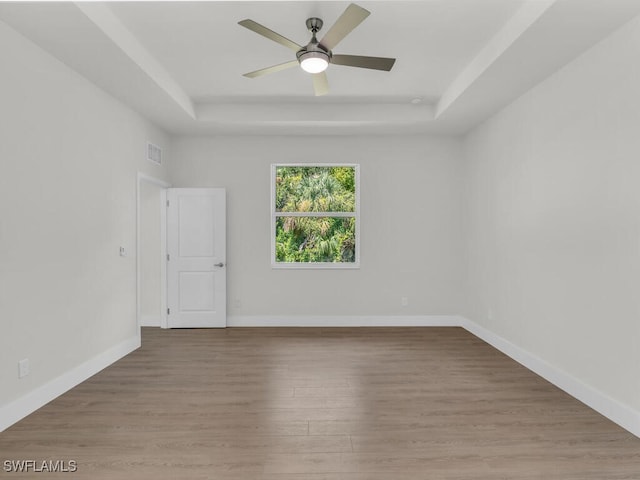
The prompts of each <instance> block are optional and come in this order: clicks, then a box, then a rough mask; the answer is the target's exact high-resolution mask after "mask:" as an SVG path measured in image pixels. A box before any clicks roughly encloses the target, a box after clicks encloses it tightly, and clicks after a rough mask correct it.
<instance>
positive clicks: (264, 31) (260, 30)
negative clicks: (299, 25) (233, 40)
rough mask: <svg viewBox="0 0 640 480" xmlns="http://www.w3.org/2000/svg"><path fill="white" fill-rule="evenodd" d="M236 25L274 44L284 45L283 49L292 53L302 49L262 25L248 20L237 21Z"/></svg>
mask: <svg viewBox="0 0 640 480" xmlns="http://www.w3.org/2000/svg"><path fill="white" fill-rule="evenodd" d="M238 25H242V26H243V27H245V28H248V29H249V30H251V31H253V32H256V33H257V34H259V35H262V36H263V37H266V38H268V39H269V40H273V41H274V42H277V43H279V44H280V45H284V46H285V47H287V48H290V49H291V50H293V51H294V52H297V51H298V50H300V49H301V48H302V46H301V45H298V44H297V43H296V42H292V41H291V40H289V39H288V38H286V37H283V36H282V35H280V34H279V33H276V32H274V31H273V30H269V29H268V28H267V27H265V26H264V25H260V24H259V23H256V22H254V21H253V20H249V19H248V18H247V19H246V20H241V21H239V22H238Z"/></svg>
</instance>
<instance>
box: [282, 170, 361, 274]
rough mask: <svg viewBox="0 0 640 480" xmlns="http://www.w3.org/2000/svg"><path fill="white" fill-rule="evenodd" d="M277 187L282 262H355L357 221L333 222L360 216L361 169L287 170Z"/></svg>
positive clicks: (283, 172)
mask: <svg viewBox="0 0 640 480" xmlns="http://www.w3.org/2000/svg"><path fill="white" fill-rule="evenodd" d="M275 181H276V199H275V206H276V212H278V213H279V214H280V215H278V216H277V217H276V262H285V263H294V262H329V263H334V262H355V259H356V253H355V252H356V241H355V228H356V220H355V217H354V216H346V217H345V216H337V217H336V216H331V213H345V212H347V213H354V215H355V211H356V191H355V185H356V180H355V167H304V166H287V167H285V166H281V167H276V180H275ZM287 212H296V213H298V214H299V213H314V214H316V215H313V216H304V215H303V216H287V215H286V213H287ZM319 213H326V214H327V215H326V216H325V215H317V214H319Z"/></svg>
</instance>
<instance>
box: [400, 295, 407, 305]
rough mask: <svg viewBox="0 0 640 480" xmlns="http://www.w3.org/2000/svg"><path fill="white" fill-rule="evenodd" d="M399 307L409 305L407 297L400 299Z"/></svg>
mask: <svg viewBox="0 0 640 480" xmlns="http://www.w3.org/2000/svg"><path fill="white" fill-rule="evenodd" d="M400 305H401V306H403V307H406V306H407V305H409V297H400Z"/></svg>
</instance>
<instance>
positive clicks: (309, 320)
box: [227, 315, 462, 327]
mask: <svg viewBox="0 0 640 480" xmlns="http://www.w3.org/2000/svg"><path fill="white" fill-rule="evenodd" d="M461 323H462V318H461V317H459V316H457V315H406V316H402V315H398V316H382V315H381V316H377V315H346V316H338V315H336V316H330V315H329V316H321V315H230V316H228V317H227V327H459V326H461Z"/></svg>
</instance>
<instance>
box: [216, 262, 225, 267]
mask: <svg viewBox="0 0 640 480" xmlns="http://www.w3.org/2000/svg"><path fill="white" fill-rule="evenodd" d="M214 267H224V263H222V262H220V263H216V264H215V265H214Z"/></svg>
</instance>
